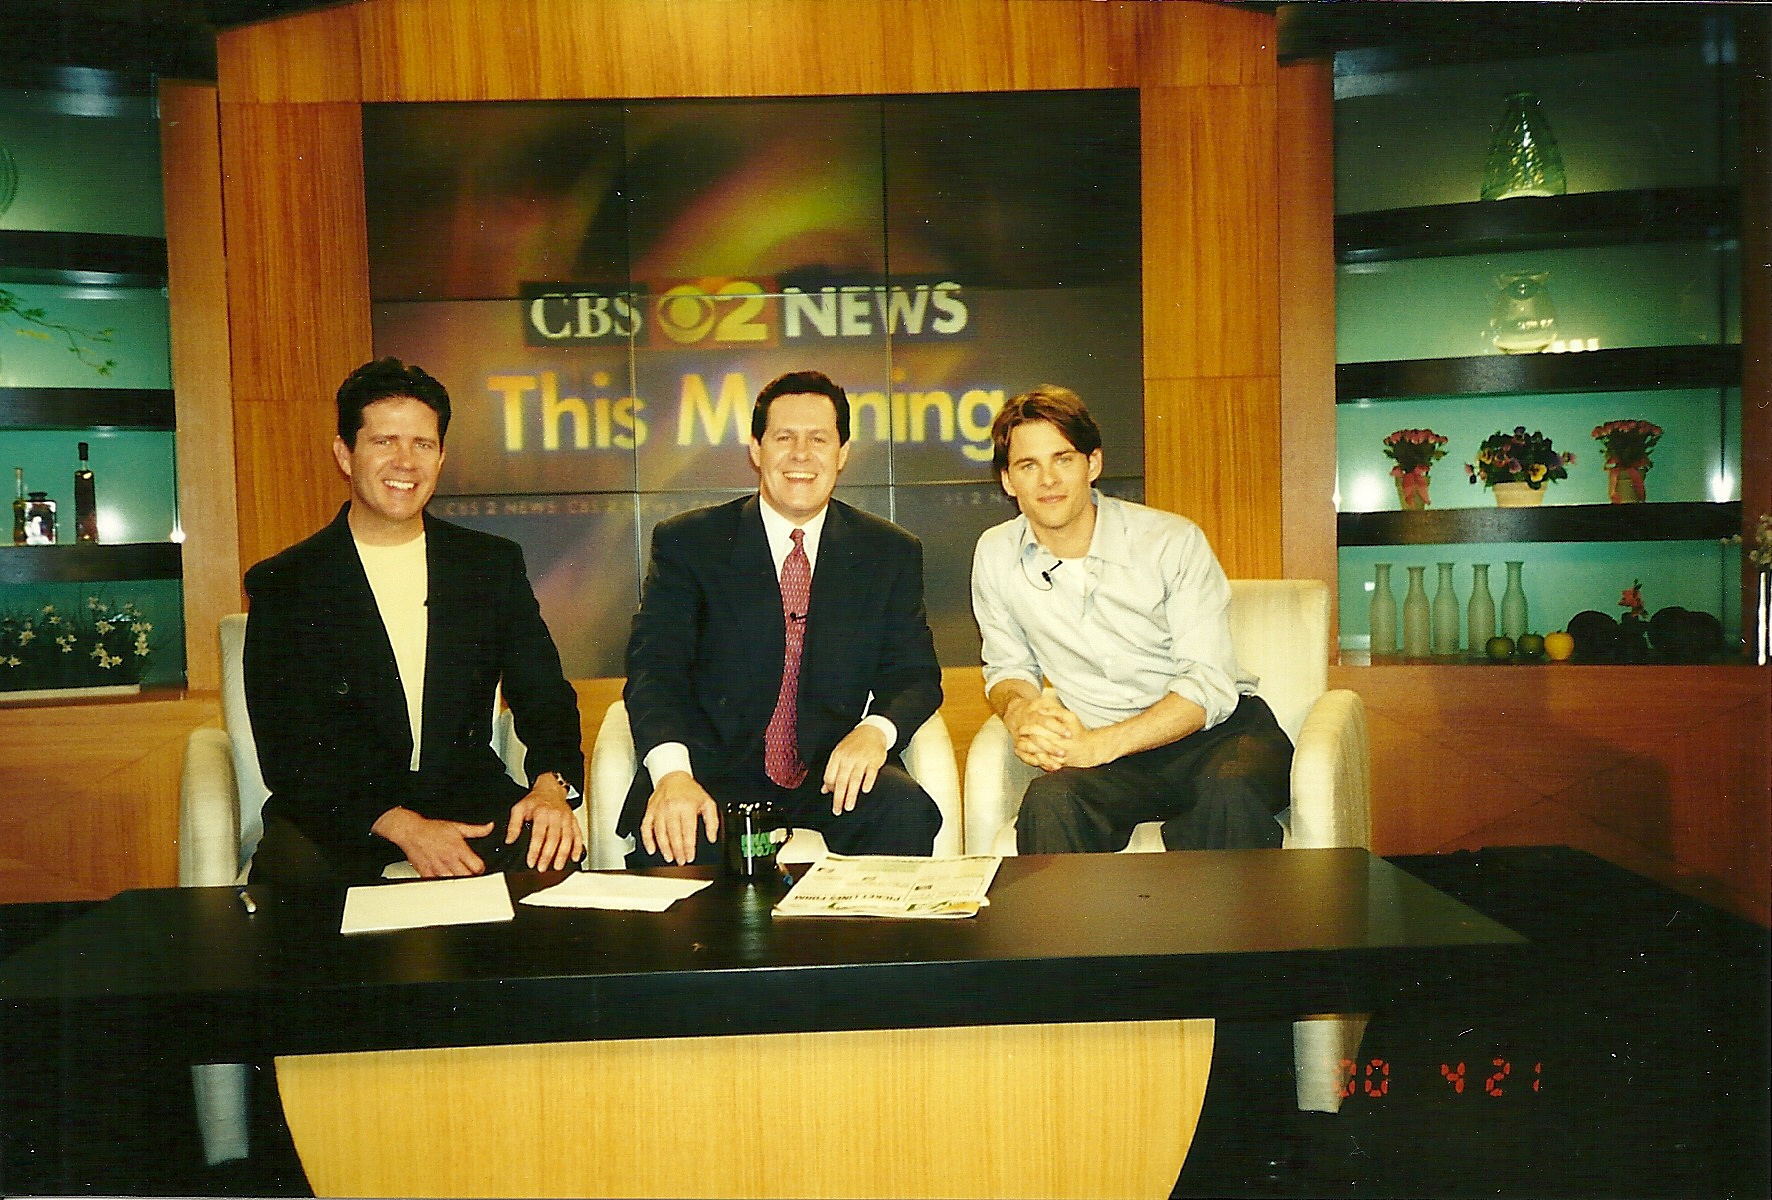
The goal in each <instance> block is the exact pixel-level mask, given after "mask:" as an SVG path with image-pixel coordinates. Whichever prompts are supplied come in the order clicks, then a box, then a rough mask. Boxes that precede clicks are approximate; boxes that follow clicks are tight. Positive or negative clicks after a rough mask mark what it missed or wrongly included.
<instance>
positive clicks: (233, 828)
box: [178, 729, 240, 887]
mask: <svg viewBox="0 0 1772 1200" xmlns="http://www.w3.org/2000/svg"><path fill="white" fill-rule="evenodd" d="M239 876H240V796H239V792H238V791H237V790H236V788H235V786H234V747H233V742H232V741H231V740H230V739H229V738H228V735H227V733H226V732H225V731H223V730H220V729H193V730H192V731H191V735H190V737H188V738H187V739H186V740H185V763H184V774H183V776H182V777H181V778H180V780H179V789H178V885H179V886H180V887H223V886H226V885H228V884H232V883H235V882H237V881H238V879H239Z"/></svg>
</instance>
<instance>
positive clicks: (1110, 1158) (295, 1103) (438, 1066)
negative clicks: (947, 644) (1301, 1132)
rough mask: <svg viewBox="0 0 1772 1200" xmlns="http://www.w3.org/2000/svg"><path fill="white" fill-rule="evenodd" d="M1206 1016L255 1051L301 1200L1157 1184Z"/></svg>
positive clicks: (1177, 1154) (1094, 1192) (1090, 1192)
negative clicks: (273, 1064) (321, 1199)
mask: <svg viewBox="0 0 1772 1200" xmlns="http://www.w3.org/2000/svg"><path fill="white" fill-rule="evenodd" d="M1212 1030H1213V1023H1212V1022H1211V1021H1206V1020H1194V1021H1139V1022H1115V1023H1105V1024H1104V1023H1097V1024H1055V1025H1015V1026H981V1027H973V1028H940V1029H895V1030H863V1031H837V1032H816V1033H790V1034H768V1035H754V1036H743V1037H693V1038H660V1039H638V1040H631V1041H601V1042H567V1043H551V1044H538V1045H515V1046H484V1047H474V1048H461V1049H440V1050H401V1051H372V1052H368V1053H360V1054H322V1055H304V1056H297V1057H283V1058H279V1059H277V1081H278V1086H279V1088H280V1089H281V1091H282V1095H283V1106H284V1111H285V1112H286V1113H287V1115H288V1119H289V1128H290V1131H291V1133H292V1134H293V1136H294V1139H295V1144H296V1147H297V1149H298V1150H299V1151H300V1153H301V1157H302V1165H303V1167H304V1168H305V1169H306V1171H307V1174H308V1179H309V1182H310V1183H311V1184H312V1185H313V1188H314V1194H315V1195H317V1196H338V1195H352V1196H894V1197H911V1196H1047V1197H1058V1196H1116V1197H1130V1196H1166V1195H1168V1193H1169V1190H1170V1188H1171V1187H1173V1186H1174V1183H1175V1178H1176V1176H1177V1174H1178V1173H1179V1172H1180V1169H1181V1163H1182V1160H1183V1158H1184V1157H1185V1155H1186V1153H1187V1148H1188V1144H1189V1142H1190V1141H1191V1140H1192V1138H1193V1133H1194V1126H1195V1123H1196V1122H1197V1120H1198V1119H1199V1114H1200V1106H1201V1102H1202V1100H1203V1099H1204V1097H1205V1089H1206V1077H1207V1073H1208V1070H1209V1068H1210V1064H1211V1056H1212Z"/></svg>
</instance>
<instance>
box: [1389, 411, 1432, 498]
mask: <svg viewBox="0 0 1772 1200" xmlns="http://www.w3.org/2000/svg"><path fill="white" fill-rule="evenodd" d="M1445 446H1446V436H1445V435H1444V434H1440V433H1435V432H1434V431H1433V430H1431V429H1399V430H1397V431H1396V432H1394V433H1392V434H1391V435H1390V436H1389V437H1387V438H1385V439H1384V456H1385V457H1386V458H1388V459H1390V460H1391V461H1392V462H1394V463H1396V466H1394V467H1392V468H1391V478H1392V479H1394V480H1396V481H1397V500H1398V502H1399V503H1400V504H1401V505H1402V506H1403V507H1404V508H1405V509H1422V508H1426V507H1427V506H1428V498H1427V484H1428V474H1429V472H1431V471H1432V470H1433V467H1434V463H1436V462H1438V461H1439V460H1440V459H1442V458H1445V457H1446V449H1445Z"/></svg>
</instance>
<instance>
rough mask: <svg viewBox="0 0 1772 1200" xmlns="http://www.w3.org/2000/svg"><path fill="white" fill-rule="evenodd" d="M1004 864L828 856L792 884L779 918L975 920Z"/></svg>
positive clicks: (993, 859) (984, 859) (978, 859)
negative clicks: (972, 918) (960, 918)
mask: <svg viewBox="0 0 1772 1200" xmlns="http://www.w3.org/2000/svg"><path fill="white" fill-rule="evenodd" d="M1002 862H1003V860H1002V859H1001V858H999V857H997V856H995V855H988V854H985V855H974V856H970V857H966V858H893V857H889V856H886V855H857V856H848V855H842V854H828V855H826V856H825V857H824V858H821V859H819V860H818V861H817V862H815V863H813V864H811V866H810V867H809V868H808V869H807V871H806V873H805V874H804V875H802V876H801V877H800V878H799V879H797V880H795V881H794V886H793V887H792V888H790V889H789V891H788V894H787V895H786V896H784V897H783V898H782V900H781V902H780V903H779V904H777V905H776V906H775V915H776V916H778V917H972V916H977V915H978V910H979V909H980V908H982V907H983V906H984V905H986V904H989V903H990V901H989V900H988V899H986V897H985V893H986V892H987V891H989V890H990V886H991V880H992V879H994V878H995V877H996V874H997V867H998V866H999V865H1001V864H1002Z"/></svg>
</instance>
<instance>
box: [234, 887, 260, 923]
mask: <svg viewBox="0 0 1772 1200" xmlns="http://www.w3.org/2000/svg"><path fill="white" fill-rule="evenodd" d="M236 894H237V895H238V896H239V897H240V907H241V908H244V909H245V910H246V915H247V916H249V917H250V916H252V915H253V914H254V913H256V912H257V911H258V904H257V903H256V902H255V901H254V900H253V898H252V893H251V892H249V891H247V890H246V889H245V888H239V889H237V891H236Z"/></svg>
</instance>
